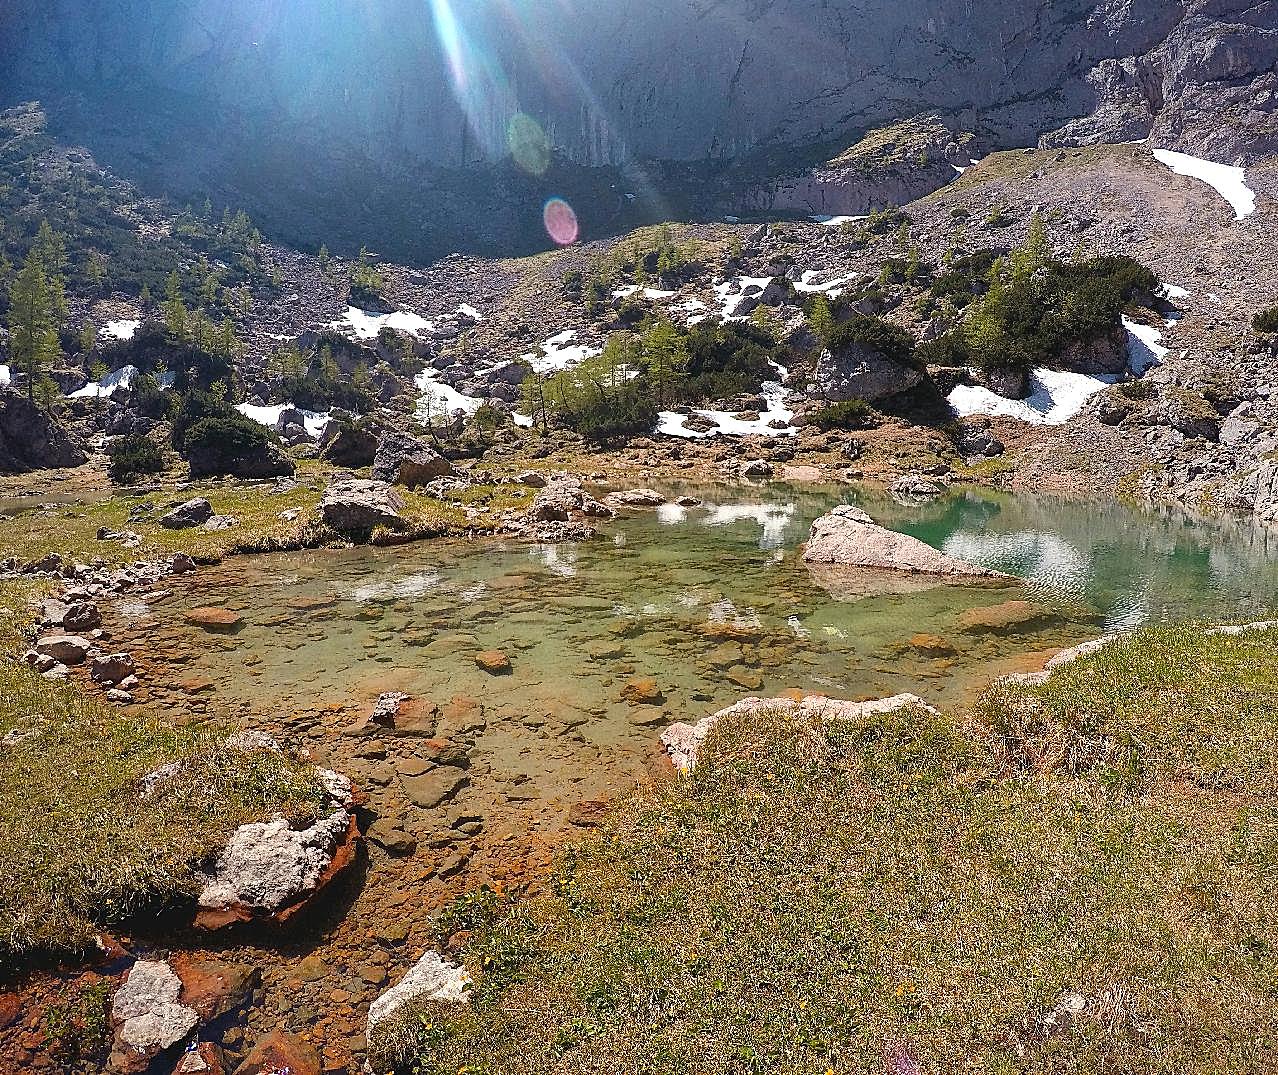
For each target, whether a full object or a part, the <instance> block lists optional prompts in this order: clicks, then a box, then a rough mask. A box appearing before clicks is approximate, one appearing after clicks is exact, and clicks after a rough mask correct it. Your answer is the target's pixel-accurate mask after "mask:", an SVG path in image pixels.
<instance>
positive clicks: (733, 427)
mask: <svg viewBox="0 0 1278 1075" xmlns="http://www.w3.org/2000/svg"><path fill="white" fill-rule="evenodd" d="M776 371H777V380H775V381H768V382H767V383H766V384H765V385H763V388H762V389H761V391H760V393H759V394H760V395H761V396H762V397H763V400H764V402H765V403H766V404H767V406H766V407H765V409H764V410H762V411H760V412H759V417H758V418H757V419H742V418H736V417H734V416H733V415H732V414H731V413H730V412H729V411H712V410H695V411H693V414H699V415H701V416H702V417H703V418H708V419H710V421H712V422H714V424H715V427H714V429H709V430H707V431H706V432H704V433H702V432H700V431H698V430H695V429H689V428H688V427H687V426H686V425H685V424H684V423H685V422H686V421H687V420H688V417H689V416H688V415H686V414H680V413H679V412H678V411H661V412H660V414H658V415H657V432H658V433H661V434H663V435H665V436H667V437H684V438H686V439H691V440H701V439H702V438H704V437H715V436H719V435H721V434H722V435H723V436H728V437H745V436H762V437H790V436H793V435H794V434H795V433H797V432H798V429H796V428H795V426H794V425H792V424H791V423H792V422H793V420H794V411H792V410H791V409H790V408H789V407H787V406H786V405H785V397H786V390H785V386H784V385H783V384H782V383H781V382H782V381H784V380H785V376H786V370H785V369H784V368H782V367H781V366H777V367H776ZM772 422H777V423H780V424H779V425H777V426H773V425H771V424H770V423H772Z"/></svg>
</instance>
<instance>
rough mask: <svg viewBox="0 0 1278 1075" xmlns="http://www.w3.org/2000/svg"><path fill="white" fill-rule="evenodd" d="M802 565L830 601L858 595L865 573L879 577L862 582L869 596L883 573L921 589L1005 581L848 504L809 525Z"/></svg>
mask: <svg viewBox="0 0 1278 1075" xmlns="http://www.w3.org/2000/svg"><path fill="white" fill-rule="evenodd" d="M803 562H804V563H805V564H807V565H808V567H809V568H810V569H813V574H814V576H815V577H816V579H817V581H818V582H819V583H820V584H821V585H822V586H823V587H825V588H826V589H827V590H830V592H831V593H833V594H835V595H836V596H838V594H839V591H840V590H841V589H842V588H843V587H844V586H847V587H848V588H849V589H851V590H853V591H857V590H859V588H860V587H861V586H862V585H864V584H865V583H866V582H867V579H866V578H865V575H866V573H874V574H876V575H877V576H879V578H877V579H876V578H871V579H869V580H868V587H867V589H868V590H870V591H872V590H874V589H875V588H877V586H878V585H879V581H880V579H881V577H882V574H883V573H885V572H891V573H895V574H898V575H905V576H922V577H923V578H924V581H925V583H928V582H931V583H934V582H936V581H952V582H966V581H982V580H987V581H988V580H1007V579H1010V578H1011V576H1010V575H1005V574H1003V573H1002V572H1001V571H991V570H989V569H988V568H984V567H978V566H977V565H976V564H969V563H968V562H967V561H966V560H959V559H957V558H955V557H953V556H947V555H946V554H945V553H943V552H941V551H940V550H938V549H934V548H932V546H931V545H928V544H926V543H925V542H922V541H920V540H919V539H918V538H915V537H910V536H909V535H908V534H898V533H896V532H895V531H894V530H888V529H887V528H886V527H883V526H879V524H878V523H876V522H875V521H874V520H873V519H871V518H870V517H869V516H868V515H867V514H866V513H865V512H863V511H862V510H861V509H860V508H855V507H853V506H852V505H851V504H840V505H839V506H838V507H837V508H835V509H834V510H833V511H831V512H830V513H829V514H827V515H822V516H821V518H819V519H817V521H816V522H814V523H813V524H812V534H811V536H810V537H809V538H808V543H807V546H806V547H805V548H804V550H803Z"/></svg>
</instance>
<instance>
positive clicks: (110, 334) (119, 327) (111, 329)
mask: <svg viewBox="0 0 1278 1075" xmlns="http://www.w3.org/2000/svg"><path fill="white" fill-rule="evenodd" d="M141 327H142V322H141V321H108V322H107V323H106V324H105V325H103V326H102V328H101V329H100V330H99V331H98V336H99V337H101V338H102V339H104V340H131V339H133V334H134V333H135V332H137V330H138V329H140V328H141Z"/></svg>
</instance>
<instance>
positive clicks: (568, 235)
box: [541, 198, 580, 246]
mask: <svg viewBox="0 0 1278 1075" xmlns="http://www.w3.org/2000/svg"><path fill="white" fill-rule="evenodd" d="M541 222H542V223H543V224H544V225H545V226H546V234H547V235H549V236H550V237H551V239H553V240H554V241H555V243H556V244H557V245H559V246H571V245H572V244H573V243H575V242H576V241H577V236H578V235H579V234H580V229H579V228H578V226H577V214H576V213H574V212H573V211H572V206H571V205H569V204H568V203H567V202H566V201H564V200H563V198H551V199H550V201H548V202H547V203H546V205H545V208H543V209H542V211H541Z"/></svg>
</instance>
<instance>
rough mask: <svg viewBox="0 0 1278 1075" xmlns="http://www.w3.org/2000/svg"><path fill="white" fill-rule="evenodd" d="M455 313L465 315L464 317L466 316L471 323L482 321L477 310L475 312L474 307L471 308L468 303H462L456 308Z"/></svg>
mask: <svg viewBox="0 0 1278 1075" xmlns="http://www.w3.org/2000/svg"><path fill="white" fill-rule="evenodd" d="M457 312H458V313H459V314H465V315H466V316H467V317H469V318H470V319H471V320H472V321H482V320H483V317H482V316H481V315H480V313H479V311H478V310H476V309H475V307H473V306H472V305H471V304H470V303H468V302H463V303H462V304H461V305H460V306H458V307H457Z"/></svg>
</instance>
